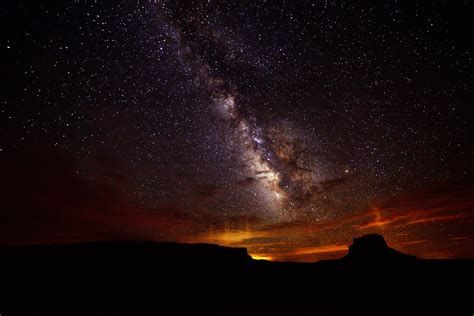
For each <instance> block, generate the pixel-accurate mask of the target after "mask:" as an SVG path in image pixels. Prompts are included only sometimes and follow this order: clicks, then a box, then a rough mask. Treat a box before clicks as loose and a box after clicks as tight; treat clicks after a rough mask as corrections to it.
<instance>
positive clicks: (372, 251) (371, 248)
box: [342, 234, 416, 262]
mask: <svg viewBox="0 0 474 316" xmlns="http://www.w3.org/2000/svg"><path fill="white" fill-rule="evenodd" d="M342 259H343V260H349V261H364V262H368V261H376V262H380V261H400V260H403V261H406V260H410V261H411V260H415V259H416V257H415V256H412V255H407V254H404V253H403V252H400V251H398V250H395V249H393V248H390V247H389V246H388V245H387V242H386V241H385V239H384V238H383V237H382V236H381V235H378V234H370V235H364V236H362V237H359V238H354V240H353V243H352V245H350V246H349V253H348V254H347V255H346V256H345V257H343V258H342Z"/></svg>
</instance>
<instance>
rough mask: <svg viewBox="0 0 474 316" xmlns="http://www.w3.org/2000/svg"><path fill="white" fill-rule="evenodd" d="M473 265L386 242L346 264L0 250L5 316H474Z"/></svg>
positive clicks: (119, 247)
mask: <svg viewBox="0 0 474 316" xmlns="http://www.w3.org/2000/svg"><path fill="white" fill-rule="evenodd" d="M473 275H474V261H472V260H419V259H417V258H415V257H413V256H409V255H405V254H402V253H400V252H398V251H396V250H393V249H391V248H389V247H387V245H386V244H385V241H384V240H383V238H382V237H381V236H379V235H367V236H364V237H361V238H358V239H355V240H354V243H353V245H352V246H351V247H350V249H349V253H348V255H347V256H345V257H344V258H342V259H340V260H334V261H324V262H317V263H313V264H304V263H278V262H266V261H256V260H252V259H251V257H249V256H248V254H247V251H246V250H245V249H239V248H226V247H220V246H216V245H206V244H175V243H153V242H99V243H88V244H68V245H33V246H3V247H0V288H1V293H0V294H1V296H0V314H1V315H2V316H9V315H52V314H55V315H56V314H61V315H367V314H376V315H473V313H474V285H473V280H474V278H473Z"/></svg>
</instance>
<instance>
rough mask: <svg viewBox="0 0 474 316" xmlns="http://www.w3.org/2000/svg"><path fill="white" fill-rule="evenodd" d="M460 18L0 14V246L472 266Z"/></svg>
mask: <svg viewBox="0 0 474 316" xmlns="http://www.w3.org/2000/svg"><path fill="white" fill-rule="evenodd" d="M471 9H472V5H471V4H466V3H463V4H453V3H442V2H441V3H434V4H424V5H421V4H417V3H408V2H407V3H403V2H399V1H382V2H380V3H379V2H377V3H376V4H371V3H355V2H353V1H342V2H333V1H321V2H311V1H286V2H279V3H272V4H269V3H266V2H264V1H256V2H248V3H246V2H242V1H222V2H218V1H143V0H140V1H117V2H113V3H112V2H107V1H87V2H86V1H64V2H61V3H58V4H44V3H27V2H24V3H23V2H21V1H18V2H17V1H15V2H14V3H11V4H8V5H6V8H5V9H4V10H3V11H2V20H3V21H5V23H7V26H6V27H4V29H5V30H7V31H8V32H7V33H8V34H7V36H6V37H5V40H3V42H2V47H1V49H2V53H3V55H4V56H5V57H4V58H3V59H2V68H3V69H4V73H5V76H6V77H7V80H6V82H5V83H4V91H6V93H5V94H4V95H2V110H1V115H2V119H3V121H5V122H7V123H6V124H2V126H1V128H2V133H0V137H1V138H0V140H1V143H0V156H1V158H2V164H1V167H2V170H1V171H2V175H3V177H2V183H1V184H2V190H3V192H6V194H5V196H6V197H7V198H6V200H5V201H4V202H3V203H4V206H3V207H2V210H5V211H4V212H5V214H4V215H5V218H7V221H4V223H8V224H3V225H4V226H5V227H0V228H2V229H1V230H0V231H1V234H0V239H1V240H2V241H4V242H54V241H58V240H59V241H61V240H62V241H81V240H98V239H151V240H166V241H182V242H211V243H219V244H224V245H229V246H239V247H247V248H248V249H249V252H250V253H251V254H252V255H254V256H260V257H264V258H271V259H277V260H299V261H312V260H317V259H324V258H335V257H338V256H341V254H342V252H343V251H344V249H346V248H347V244H348V243H349V242H350V241H351V239H352V238H354V237H358V236H359V235H361V234H365V233H371V232H375V233H381V234H383V235H384V236H385V238H386V239H387V241H388V242H389V244H391V245H393V246H395V247H397V248H399V249H402V250H405V251H406V252H410V253H414V254H417V255H420V256H425V257H432V258H441V257H462V256H464V257H466V256H474V255H473V254H472V249H473V247H472V242H473V240H474V239H473V232H472V228H471V226H472V220H473V218H472V214H473V213H472V208H473V205H474V203H473V200H474V199H473V198H472V196H473V192H474V185H472V175H473V174H474V170H473V164H472V161H473V158H474V157H473V156H474V150H473V148H472V146H473V142H472V139H473V137H474V136H473V135H474V133H473V124H472V122H471V120H470V118H471V117H472V103H473V99H474V98H473V91H472V87H474V82H473V78H474V76H473V68H474V67H473V60H472V52H473V50H472V44H471V42H472V41H468V40H466V39H468V38H471V37H472V34H470V33H472V31H471V30H473V29H474V27H473V26H472V19H471V17H470V16H469V14H468V12H471V11H472V10H471Z"/></svg>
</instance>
